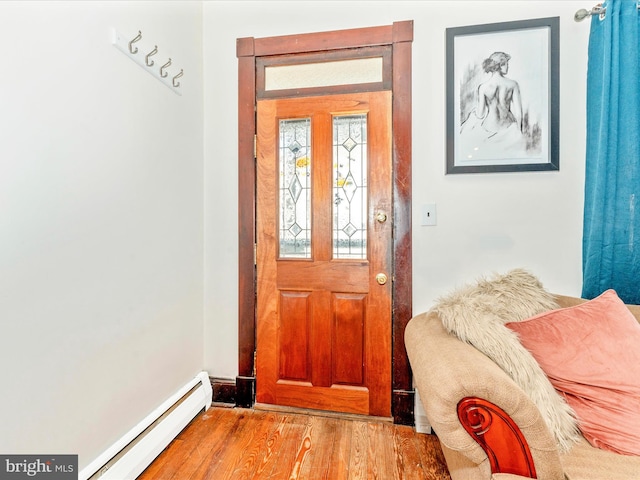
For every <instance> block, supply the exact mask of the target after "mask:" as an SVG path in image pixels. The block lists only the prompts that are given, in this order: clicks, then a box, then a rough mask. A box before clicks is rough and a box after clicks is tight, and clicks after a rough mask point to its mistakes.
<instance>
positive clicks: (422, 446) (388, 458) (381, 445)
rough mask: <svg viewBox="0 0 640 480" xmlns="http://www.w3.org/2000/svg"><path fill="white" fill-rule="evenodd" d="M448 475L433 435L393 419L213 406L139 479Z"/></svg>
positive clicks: (432, 479)
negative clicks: (391, 421) (419, 431)
mask: <svg viewBox="0 0 640 480" xmlns="http://www.w3.org/2000/svg"><path fill="white" fill-rule="evenodd" d="M266 479H270V480H281V479H282V480H319V479H326V480H360V479H379V480H404V479H407V480H409V479H421V480H424V479H429V480H450V479H451V477H450V476H449V473H448V471H447V467H446V465H445V462H444V457H443V456H442V450H441V449H440V445H439V443H438V440H437V438H436V437H435V436H433V435H425V434H421V433H416V432H415V431H414V429H413V428H412V427H407V426H403V425H394V424H392V423H390V422H378V421H370V420H357V419H356V420H354V419H345V418H332V417H324V416H315V415H308V414H299V413H283V412H270V411H262V410H254V409H242V408H220V407H212V408H210V409H209V410H208V411H207V412H202V413H200V414H199V415H198V416H197V417H196V418H194V419H193V421H192V422H191V423H190V424H189V425H188V426H187V427H186V428H185V429H184V430H183V431H182V433H180V435H178V437H177V438H176V439H175V440H174V441H173V442H171V444H169V446H168V447H167V448H166V449H165V451H164V452H163V453H161V454H160V456H158V458H157V459H156V460H155V461H154V462H153V463H152V464H151V465H150V466H149V467H148V468H147V469H146V470H145V471H144V472H143V473H142V475H140V476H139V477H138V480H266Z"/></svg>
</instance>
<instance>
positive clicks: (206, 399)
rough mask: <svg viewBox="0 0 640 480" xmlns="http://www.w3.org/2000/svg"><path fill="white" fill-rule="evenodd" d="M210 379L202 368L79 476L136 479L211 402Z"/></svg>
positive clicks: (103, 478) (103, 479)
mask: <svg viewBox="0 0 640 480" xmlns="http://www.w3.org/2000/svg"><path fill="white" fill-rule="evenodd" d="M211 398H212V391H211V382H210V381H209V375H208V374H207V372H201V373H199V374H198V376H196V377H195V378H194V379H193V380H191V381H190V382H189V383H187V384H186V385H185V386H184V387H182V388H180V390H178V391H177V392H176V393H175V394H173V395H172V396H171V397H170V398H168V399H167V400H166V401H165V402H164V403H163V404H162V405H160V406H159V407H158V408H157V409H155V410H154V411H153V412H151V413H150V414H149V415H148V416H147V417H145V419H144V420H142V421H141V422H140V423H139V424H138V425H136V426H135V427H134V428H132V429H131V430H130V431H129V432H127V433H126V434H125V435H124V436H123V437H122V438H120V440H118V441H117V442H116V443H114V444H113V445H112V446H111V447H110V448H108V449H107V450H106V451H105V452H104V453H102V454H101V455H100V456H99V457H98V458H96V459H95V460H94V461H93V462H91V463H90V464H89V465H88V466H87V467H85V468H84V469H82V470H81V471H80V473H79V475H78V479H79V480H89V479H91V480H97V479H101V480H135V479H136V478H137V477H138V475H140V474H141V473H142V472H143V471H144V470H145V469H146V468H147V467H148V466H149V465H150V464H151V462H153V460H154V459H155V458H156V457H157V456H158V455H159V454H160V453H161V452H162V451H163V450H164V449H165V448H166V446H167V445H169V443H171V441H172V440H173V439H174V438H175V437H176V436H177V435H178V434H179V433H180V432H181V431H182V429H183V428H184V427H186V426H187V424H188V423H189V422H190V421H191V420H193V418H194V417H195V416H196V415H197V414H198V413H199V412H200V411H201V410H203V409H204V410H207V409H208V408H209V407H210V406H211Z"/></svg>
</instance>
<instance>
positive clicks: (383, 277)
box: [376, 273, 388, 285]
mask: <svg viewBox="0 0 640 480" xmlns="http://www.w3.org/2000/svg"><path fill="white" fill-rule="evenodd" d="M387 280H388V278H387V276H386V275H385V274H384V273H379V274H377V275H376V282H378V283H379V284H380V285H384V284H385V283H387Z"/></svg>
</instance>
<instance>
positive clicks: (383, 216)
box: [376, 210, 387, 223]
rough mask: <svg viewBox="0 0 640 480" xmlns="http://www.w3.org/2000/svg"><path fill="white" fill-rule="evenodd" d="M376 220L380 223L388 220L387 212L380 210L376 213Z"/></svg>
mask: <svg viewBox="0 0 640 480" xmlns="http://www.w3.org/2000/svg"><path fill="white" fill-rule="evenodd" d="M376 220H377V221H378V223H384V222H386V221H387V214H386V213H384V212H383V211H382V210H380V211H379V212H377V213H376Z"/></svg>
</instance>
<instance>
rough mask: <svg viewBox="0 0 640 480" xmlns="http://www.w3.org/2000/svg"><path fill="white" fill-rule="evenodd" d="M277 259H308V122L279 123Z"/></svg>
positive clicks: (309, 159) (309, 233)
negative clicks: (278, 251)
mask: <svg viewBox="0 0 640 480" xmlns="http://www.w3.org/2000/svg"><path fill="white" fill-rule="evenodd" d="M278 149H279V157H280V161H279V165H280V228H279V230H280V258H311V120H310V119H309V118H302V119H292V120H280V130H279V144H278Z"/></svg>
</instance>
